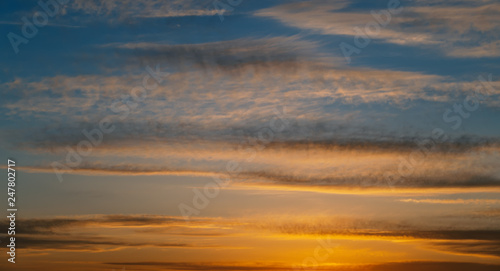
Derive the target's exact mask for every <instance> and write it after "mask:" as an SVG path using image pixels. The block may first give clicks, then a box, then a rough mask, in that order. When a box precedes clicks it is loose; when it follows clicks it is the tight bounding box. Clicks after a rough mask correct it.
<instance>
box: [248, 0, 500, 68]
mask: <svg viewBox="0 0 500 271" xmlns="http://www.w3.org/2000/svg"><path fill="white" fill-rule="evenodd" d="M348 6H349V5H348V2H345V1H339V2H335V1H332V2H326V1H308V2H304V3H291V4H284V5H280V6H274V7H270V8H266V9H262V10H259V11H257V12H255V15H256V16H260V17H268V18H273V19H276V20H278V21H280V22H282V23H284V24H286V25H290V26H293V27H297V28H301V29H309V30H313V31H316V32H319V33H321V34H325V35H347V36H352V37H355V36H356V35H358V34H359V33H357V32H356V30H355V29H356V28H359V29H360V31H363V29H364V27H365V25H366V24H367V23H370V22H376V20H375V19H374V17H372V15H371V14H370V11H369V10H365V11H359V10H356V11H350V10H349V9H348ZM401 7H402V12H401V13H399V14H392V16H391V19H390V21H389V23H388V25H386V26H385V27H381V28H380V32H379V33H378V34H376V35H371V37H372V38H374V39H376V40H378V41H382V42H386V43H393V44H399V45H410V46H422V47H424V48H431V49H434V50H439V51H441V52H442V53H444V54H445V55H446V56H450V57H461V58H470V57H498V56H500V51H499V50H498V46H497V45H498V44H497V43H498V41H499V38H500V36H499V35H498V33H499V31H498V30H499V29H500V20H499V18H498V16H497V14H498V12H499V11H500V5H498V3H497V2H495V1H482V2H477V1H476V2H471V1H462V2H454V3H453V5H451V4H450V3H449V2H444V1H441V2H427V1H416V2H415V3H414V4H413V3H412V4H409V3H407V2H402V3H401ZM374 11H377V12H378V10H374Z"/></svg>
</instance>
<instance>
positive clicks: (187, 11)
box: [63, 0, 227, 20]
mask: <svg viewBox="0 0 500 271" xmlns="http://www.w3.org/2000/svg"><path fill="white" fill-rule="evenodd" d="M210 3H211V1H206V0H205V1H194V0H187V1H185V0H167V1H160V0H153V1H131V0H127V1H119V0H91V1H84V0H76V1H71V2H70V3H68V5H66V6H64V11H63V13H71V12H76V13H81V14H85V15H90V16H93V17H94V19H95V17H97V18H98V17H103V16H106V17H109V19H110V20H111V19H112V18H113V19H115V20H124V19H126V18H130V17H132V18H134V17H135V18H165V17H185V16H212V15H215V14H218V12H227V11H225V10H221V11H218V10H215V9H214V8H213V7H212V8H210V7H211V6H210V5H209V4H210Z"/></svg>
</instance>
